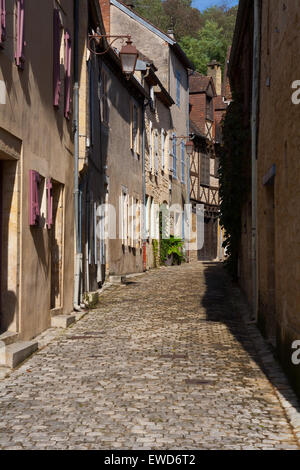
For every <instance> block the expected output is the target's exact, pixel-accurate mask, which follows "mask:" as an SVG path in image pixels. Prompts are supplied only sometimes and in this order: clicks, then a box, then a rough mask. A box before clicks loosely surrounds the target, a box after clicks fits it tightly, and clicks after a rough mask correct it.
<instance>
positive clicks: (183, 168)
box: [181, 141, 185, 183]
mask: <svg viewBox="0 0 300 470" xmlns="http://www.w3.org/2000/svg"><path fill="white" fill-rule="evenodd" d="M181 182H182V183H184V182H185V142H184V141H182V142H181Z"/></svg>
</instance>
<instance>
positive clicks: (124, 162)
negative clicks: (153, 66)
mask: <svg viewBox="0 0 300 470" xmlns="http://www.w3.org/2000/svg"><path fill="white" fill-rule="evenodd" d="M104 67H105V70H106V71H107V74H108V103H109V126H108V127H107V128H106V130H104V129H103V133H102V151H103V154H104V156H105V158H106V163H107V176H108V178H109V187H108V191H109V192H108V203H109V204H111V205H112V206H114V207H115V209H116V216H117V227H116V235H117V239H116V240H108V246H107V262H108V266H107V268H108V270H109V273H110V274H115V275H120V274H129V273H135V272H142V271H143V256H142V246H141V243H140V244H139V246H138V247H137V248H136V249H132V248H131V247H128V246H127V247H124V246H123V244H122V240H121V231H120V226H119V220H120V207H119V198H120V196H121V191H122V187H125V188H126V189H127V191H128V195H129V197H130V198H132V197H135V198H137V199H138V200H139V202H140V203H142V201H143V186H142V185H143V176H142V175H143V167H142V155H141V154H139V155H138V156H137V155H134V153H133V152H132V150H131V140H130V132H131V127H130V101H131V100H132V96H131V94H130V93H129V90H128V88H127V87H126V84H125V82H126V79H125V78H122V80H120V79H119V78H118V77H117V76H116V75H115V74H114V73H112V71H111V70H110V69H109V68H108V67H106V66H104ZM135 102H136V103H137V104H139V103H138V101H135ZM139 106H141V105H140V104H139ZM140 110H141V107H140ZM141 148H142V135H141V133H140V149H141Z"/></svg>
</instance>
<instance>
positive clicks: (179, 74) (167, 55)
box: [100, 0, 192, 249]
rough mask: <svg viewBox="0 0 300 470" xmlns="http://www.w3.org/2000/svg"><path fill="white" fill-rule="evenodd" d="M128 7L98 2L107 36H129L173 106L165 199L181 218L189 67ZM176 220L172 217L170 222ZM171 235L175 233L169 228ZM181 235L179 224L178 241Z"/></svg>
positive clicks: (168, 39) (170, 42)
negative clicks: (149, 64) (154, 72)
mask: <svg viewBox="0 0 300 470" xmlns="http://www.w3.org/2000/svg"><path fill="white" fill-rule="evenodd" d="M129 3H130V6H128V5H126V4H125V3H123V2H119V1H117V0H110V2H108V1H106V0H100V5H101V8H102V15H103V18H104V19H105V20H104V24H105V28H106V31H107V32H108V31H109V33H108V34H111V35H114V34H116V35H118V34H130V35H131V37H132V41H133V42H134V44H135V45H136V47H137V48H138V50H139V51H140V52H141V53H142V54H143V55H144V56H146V57H149V59H151V60H152V61H153V62H154V63H155V66H156V68H157V76H158V79H159V80H160V82H161V84H162V86H163V87H164V89H165V90H166V91H167V93H168V94H169V95H170V96H171V98H172V99H173V101H174V103H175V104H174V105H173V106H172V107H171V108H170V117H171V129H172V143H171V144H170V146H169V148H170V149H171V153H170V155H169V163H168V164H169V198H168V199H169V204H170V207H171V206H172V207H175V208H177V211H178V213H179V212H180V217H182V214H183V210H184V206H185V204H186V203H189V159H188V155H187V153H186V151H185V146H184V142H185V140H186V139H187V138H188V136H189V69H191V68H192V64H191V63H190V62H189V60H188V59H187V57H186V56H185V54H184V52H183V51H182V49H181V48H180V46H179V44H178V43H177V42H176V40H175V39H174V37H172V35H168V34H166V33H164V32H162V31H160V30H159V29H158V28H156V27H155V26H154V25H152V24H151V23H149V21H147V20H145V19H144V18H142V17H141V16H140V15H138V14H137V13H136V12H135V11H134V9H133V8H132V6H133V5H132V2H129ZM115 45H116V47H117V48H118V49H120V47H121V42H120V41H116V42H115ZM171 217H172V214H171ZM175 217H177V216H176V215H174V214H173V220H174V218H175ZM170 225H171V227H174V226H175V225H176V224H174V223H173V224H172V223H171V224H170ZM172 231H173V233H174V229H172V228H171V232H172ZM171 234H172V233H171ZM184 235H185V234H184V228H183V224H182V230H181V232H180V237H181V238H184ZM186 248H187V249H188V247H186Z"/></svg>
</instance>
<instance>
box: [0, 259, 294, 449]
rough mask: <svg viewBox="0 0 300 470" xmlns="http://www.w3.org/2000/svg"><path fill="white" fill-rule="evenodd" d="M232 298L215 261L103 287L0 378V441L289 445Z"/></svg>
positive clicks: (68, 445)
mask: <svg viewBox="0 0 300 470" xmlns="http://www.w3.org/2000/svg"><path fill="white" fill-rule="evenodd" d="M235 299H236V295H235V294H234V288H233V287H232V286H231V283H230V281H229V280H228V278H227V275H226V274H225V272H224V270H223V267H222V266H221V265H218V264H207V265H205V264H191V265H183V266H181V267H172V268H162V269H159V270H156V271H151V272H150V273H147V274H145V275H142V276H137V277H134V278H131V279H130V281H129V282H128V284H127V285H125V286H111V287H109V288H108V289H107V290H105V291H104V293H103V295H102V296H101V300H100V308H99V309H97V310H93V311H91V312H90V313H89V314H88V315H86V316H85V317H84V318H83V319H82V320H81V321H80V322H78V323H77V324H75V326H73V327H72V328H69V329H68V330H65V331H64V332H63V333H62V334H59V336H58V337H57V338H56V339H54V340H53V341H52V342H51V343H50V344H49V345H48V346H46V347H45V348H44V349H43V350H41V351H40V352H38V353H37V354H35V355H34V356H33V357H31V358H30V359H29V360H28V361H27V362H26V363H24V364H23V365H22V366H21V367H20V368H19V369H18V370H16V371H15V372H13V373H12V374H11V375H10V376H9V377H8V378H6V379H4V380H2V381H0V449H9V448H22V449H251V448H253V449H274V448H276V449H298V444H297V439H296V434H295V433H294V432H293V429H292V427H291V426H290V424H289V422H288V418H287V415H286V412H285V410H284V408H283V407H282V404H281V403H280V401H279V399H278V395H277V393H276V390H275V388H274V385H273V384H272V382H271V381H270V380H269V379H268V378H267V377H266V375H265V373H264V371H263V367H262V363H261V359H260V354H258V352H257V350H256V347H255V342H254V341H253V339H252V336H253V334H252V333H251V331H250V330H252V331H254V329H255V327H253V326H248V325H247V324H246V323H245V322H244V321H243V319H242V317H241V314H240V311H239V308H238V303H236V301H235ZM268 361H269V365H270V364H271V368H273V367H274V370H275V369H276V367H277V366H276V364H275V362H274V365H273V363H272V359H271V360H270V358H269V359H268ZM270 361H271V362H270ZM276 375H277V376H278V373H277V372H274V377H275V376H276ZM279 375H280V374H279ZM285 390H286V397H287V398H288V397H292V396H293V394H292V392H291V391H290V390H289V387H288V386H286V387H285Z"/></svg>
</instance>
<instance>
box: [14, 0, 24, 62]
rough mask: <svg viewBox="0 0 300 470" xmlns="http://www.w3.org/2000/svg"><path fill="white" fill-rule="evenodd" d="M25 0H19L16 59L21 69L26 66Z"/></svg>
mask: <svg viewBox="0 0 300 470" xmlns="http://www.w3.org/2000/svg"><path fill="white" fill-rule="evenodd" d="M24 9H25V0H17V40H16V51H15V61H16V65H17V67H19V68H20V69H23V68H24V62H25V56H24V45H25V43H24V11H25V10H24Z"/></svg>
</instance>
